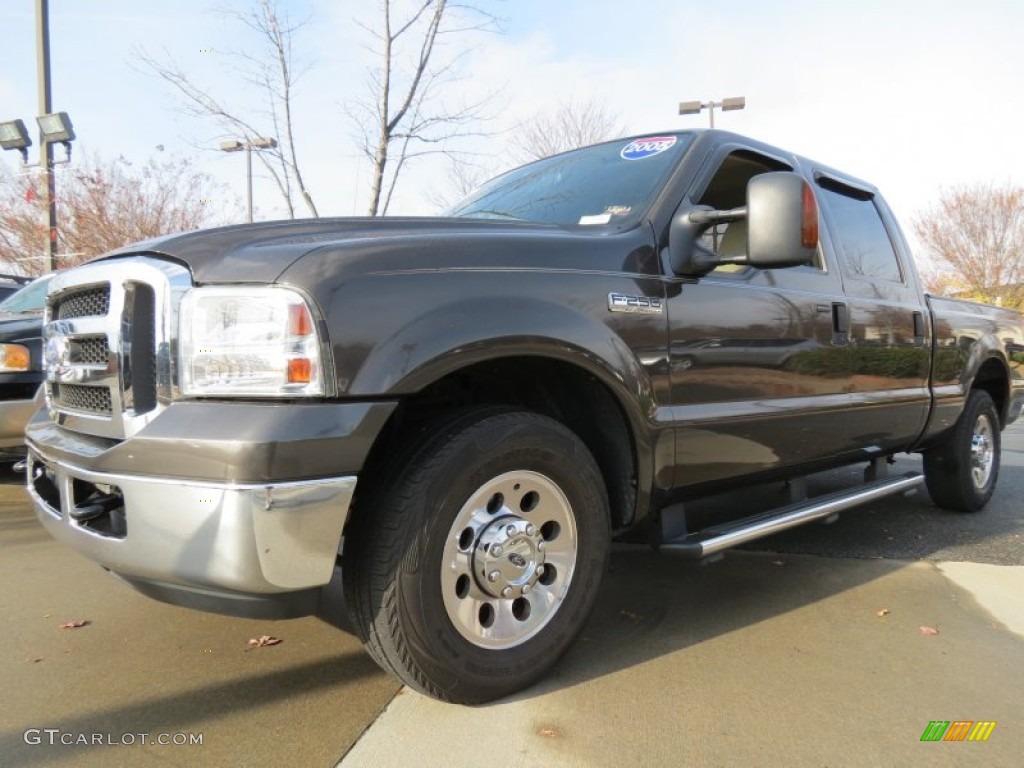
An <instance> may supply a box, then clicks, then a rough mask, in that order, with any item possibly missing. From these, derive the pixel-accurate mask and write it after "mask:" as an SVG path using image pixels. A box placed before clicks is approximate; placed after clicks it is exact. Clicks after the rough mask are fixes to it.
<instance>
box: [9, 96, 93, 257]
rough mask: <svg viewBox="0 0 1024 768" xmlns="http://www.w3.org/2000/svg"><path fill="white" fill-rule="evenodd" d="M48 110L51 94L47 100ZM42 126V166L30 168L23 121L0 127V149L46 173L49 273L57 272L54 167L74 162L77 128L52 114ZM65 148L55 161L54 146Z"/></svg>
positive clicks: (61, 114)
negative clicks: (19, 154) (13, 154)
mask: <svg viewBox="0 0 1024 768" xmlns="http://www.w3.org/2000/svg"><path fill="white" fill-rule="evenodd" d="M44 101H45V103H46V106H47V108H48V107H49V93H48V92H47V94H46V97H45V99H44ZM36 123H37V124H38V125H39V162H38V163H33V164H32V165H29V162H28V148H29V147H31V146H32V139H31V138H29V135H28V129H26V128H25V123H24V122H23V121H22V120H8V121H6V122H3V123H0V149H15V150H17V151H19V152H21V160H22V163H24V165H25V166H26V167H28V168H42V169H43V170H44V171H45V172H46V190H45V191H46V197H45V201H44V202H45V204H46V211H47V213H46V218H47V229H48V232H49V237H48V241H49V242H48V245H47V248H48V252H49V261H50V270H51V271H52V270H54V269H56V268H57V202H56V200H57V195H56V182H55V180H54V175H53V166H55V165H61V164H63V163H70V162H71V142H72V141H74V140H75V128H74V126H73V125H71V118H70V117H68V113H67V112H51V113H48V114H45V115H40V116H39V117H37V118H36ZM54 144H63V145H64V159H63V160H55V159H54V157H53V145H54Z"/></svg>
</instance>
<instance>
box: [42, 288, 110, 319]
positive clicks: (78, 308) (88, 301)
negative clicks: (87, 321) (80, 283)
mask: <svg viewBox="0 0 1024 768" xmlns="http://www.w3.org/2000/svg"><path fill="white" fill-rule="evenodd" d="M55 310H56V311H55V312H54V317H56V318H57V319H58V320H71V319H73V318H76V317H103V316H105V315H106V314H107V312H109V311H110V286H109V285H103V286H93V287H89V288H87V289H85V290H82V291H75V292H73V293H70V294H66V295H64V296H61V297H60V300H59V302H58V303H57V304H56V306H55Z"/></svg>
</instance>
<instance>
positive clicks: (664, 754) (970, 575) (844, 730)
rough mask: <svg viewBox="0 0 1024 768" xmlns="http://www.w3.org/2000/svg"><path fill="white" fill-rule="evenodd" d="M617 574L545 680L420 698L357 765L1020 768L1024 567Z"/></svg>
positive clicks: (792, 560) (353, 763)
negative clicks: (984, 731) (503, 694)
mask: <svg viewBox="0 0 1024 768" xmlns="http://www.w3.org/2000/svg"><path fill="white" fill-rule="evenodd" d="M612 562H613V572H612V573H610V574H609V577H608V580H607V582H606V585H605V588H604V589H603V590H602V597H601V602H600V604H599V606H598V609H597V611H596V613H595V616H594V617H593V619H592V621H591V622H590V624H589V625H588V627H587V629H586V631H585V632H584V634H583V636H582V637H581V638H580V640H579V641H578V642H577V644H576V645H575V646H574V648H573V649H572V650H571V651H570V652H569V654H568V656H567V657H566V658H565V659H563V660H562V661H561V662H560V663H559V665H558V666H557V668H556V670H555V671H554V673H553V674H552V675H550V677H549V679H548V680H547V681H545V682H544V683H542V684H541V685H539V686H537V687H535V688H533V689H531V690H529V691H527V692H525V693H523V694H520V695H518V696H516V697H513V698H511V699H507V700H504V701H502V702H499V703H496V704H493V705H490V706H486V707H480V708H467V707H459V706H453V705H448V704H440V703H438V702H435V701H433V700H431V699H428V698H426V697H423V696H420V695H419V694H416V693H413V692H411V691H408V690H403V691H402V692H401V693H400V695H398V696H397V697H396V698H395V699H394V701H393V702H392V703H391V705H390V706H389V707H388V708H387V710H386V711H385V712H384V713H383V715H382V716H381V717H380V718H379V719H378V720H377V721H376V723H374V725H373V726H371V727H370V728H369V730H368V731H367V732H366V733H365V734H364V735H363V737H362V738H361V739H360V740H359V741H358V742H357V743H356V744H355V746H354V747H353V748H352V750H351V751H350V752H349V753H348V754H347V755H346V757H345V758H344V759H343V760H342V762H341V763H340V765H341V766H343V767H344V768H357V767H359V766H373V768H387V767H388V766H396V767H397V766H402V767H403V768H404V766H408V765H413V764H415V765H417V766H419V767H421V768H425V767H429V766H439V767H440V766H463V765H466V766H468V765H482V764H487V765H494V766H544V768H555V767H556V766H614V767H615V768H622V767H623V766H633V765H644V766H669V765H672V766H675V765H699V766H719V765H721V766H726V765H729V766H732V765H757V766H776V765H777V766H846V765H849V766H864V765H876V766H890V765H892V766H905V765H929V766H930V765H951V766H952V765H957V766H960V765H975V764H976V765H985V766H1007V768H1010V767H1011V766H1012V767H1013V768H1017V766H1020V765H1021V755H1022V754H1024V686H1022V683H1024V640H1022V639H1021V637H1018V636H1017V635H1015V634H1013V633H1012V632H1011V631H1010V630H1008V629H1007V626H1012V627H1014V628H1015V629H1017V630H1018V631H1019V630H1020V627H1021V625H1022V624H1024V605H1022V604H1024V598H1022V597H1021V596H1022V595H1024V568H1012V567H1000V566H977V565H973V564H970V563H956V564H943V565H941V566H939V567H937V566H936V565H935V564H931V563H923V562H913V563H905V562H893V561H880V560H856V559H830V558H829V559H826V558H818V557H812V556H796V555H771V554H751V553H731V554H730V555H729V556H728V557H727V558H726V560H725V561H724V562H721V563H718V564H715V565H713V566H710V567H695V566H692V565H689V564H687V563H684V562H681V561H678V560H673V559H669V558H658V557H654V556H652V555H651V554H650V553H649V552H646V551H638V550H626V551H618V552H616V553H615V554H614V556H613V561H612ZM989 569H995V570H989ZM944 574H946V575H944ZM947 575H948V576H949V579H947V577H946V576H947ZM951 580H952V581H951ZM954 582H956V583H954ZM957 583H959V584H962V585H963V587H961V586H958V585H957ZM993 584H995V585H997V586H998V590H994V589H993V586H992V585H993ZM968 590H981V591H982V593H983V597H982V600H983V601H984V604H985V605H986V607H987V608H988V610H991V611H993V612H995V613H996V615H992V614H990V613H989V612H988V610H986V609H985V608H982V607H981V606H980V605H979V604H978V602H977V601H976V600H975V599H974V597H973V596H972V595H971V594H970V592H969V591H968ZM999 590H1001V591H1002V592H1003V593H1004V597H1003V598H1002V599H997V598H994V597H993V595H995V594H996V593H997V591H999ZM883 609H884V610H883ZM886 611H887V612H886ZM880 613H882V614H884V615H879V614H880ZM921 627H931V628H935V629H937V630H938V634H937V635H928V634H924V633H922V631H921ZM931 720H994V721H997V723H998V725H997V726H996V728H995V730H994V731H993V733H992V735H991V737H990V739H989V740H988V742H985V743H968V742H964V743H954V742H950V743H946V742H938V743H927V742H921V741H920V738H921V735H922V733H923V732H924V730H925V727H926V726H927V725H928V723H929V721H931Z"/></svg>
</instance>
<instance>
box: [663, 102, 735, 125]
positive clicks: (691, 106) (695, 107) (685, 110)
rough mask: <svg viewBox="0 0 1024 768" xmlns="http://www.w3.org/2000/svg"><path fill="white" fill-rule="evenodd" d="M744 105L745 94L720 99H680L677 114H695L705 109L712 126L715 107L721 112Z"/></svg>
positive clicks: (730, 110)
mask: <svg viewBox="0 0 1024 768" xmlns="http://www.w3.org/2000/svg"><path fill="white" fill-rule="evenodd" d="M745 106H747V97H746V96H730V97H729V98H728V99H722V100H721V101H714V100H711V101H681V102H679V114H680V115H697V114H700V112H701V110H703V109H706V110H707V111H708V117H709V118H710V120H711V127H712V128H714V127H715V109H716V108H718V109H721V110H722V111H723V112H732V111H733V110H736V109H743V108H744V107H745Z"/></svg>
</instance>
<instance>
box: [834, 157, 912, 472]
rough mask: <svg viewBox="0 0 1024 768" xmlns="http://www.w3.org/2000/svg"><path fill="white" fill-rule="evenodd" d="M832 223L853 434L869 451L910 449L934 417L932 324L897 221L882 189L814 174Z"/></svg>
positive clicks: (855, 441)
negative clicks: (909, 266) (931, 404)
mask: <svg viewBox="0 0 1024 768" xmlns="http://www.w3.org/2000/svg"><path fill="white" fill-rule="evenodd" d="M815 181H816V182H817V188H816V190H815V193H816V195H817V198H818V202H819V205H820V207H821V211H822V215H823V217H824V220H825V222H826V224H827V227H826V229H827V233H828V234H827V236H826V235H824V234H823V237H822V247H823V248H825V249H826V250H827V251H828V253H829V259H828V260H829V262H830V263H832V264H837V265H838V268H839V272H840V274H841V276H842V282H843V292H844V294H845V297H846V298H845V302H843V306H841V307H840V308H838V310H837V312H838V316H837V321H838V322H839V324H840V325H845V327H846V335H847V339H846V343H847V344H848V351H849V355H848V356H847V365H848V369H847V370H846V371H845V374H846V375H845V376H844V381H846V383H847V386H848V391H849V393H850V408H851V411H850V414H849V416H850V424H851V425H853V429H852V430H851V432H850V435H849V437H850V439H851V441H852V442H853V444H854V445H859V446H860V447H862V448H864V449H867V450H868V451H869V452H870V451H876V450H877V451H879V452H884V451H890V450H892V449H896V448H900V447H904V446H905V445H906V443H907V442H908V440H910V439H912V438H913V437H916V435H917V434H918V433H919V432H920V430H921V429H922V428H923V427H924V424H925V421H926V419H927V415H928V407H929V390H928V372H929V367H930V364H931V356H930V347H931V339H930V334H931V329H930V327H929V326H930V324H929V323H928V322H927V308H926V307H924V306H923V305H922V299H921V293H920V288H919V287H918V285H917V283H916V277H915V275H914V273H913V271H912V270H908V269H905V268H904V267H903V264H905V263H906V262H907V260H908V259H909V258H910V255H909V253H907V251H906V247H905V245H904V241H903V238H902V236H901V235H900V232H899V229H898V226H897V224H896V221H895V219H894V218H893V216H892V214H891V213H890V212H889V210H888V208H887V206H886V205H885V203H884V201H883V200H882V199H881V197H880V196H878V194H877V193H876V192H875V190H873V189H871V188H867V187H862V186H860V185H858V184H857V183H856V182H853V181H850V180H845V179H842V178H840V177H838V176H836V175H833V174H830V173H823V172H817V173H816V174H815Z"/></svg>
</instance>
